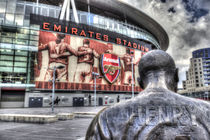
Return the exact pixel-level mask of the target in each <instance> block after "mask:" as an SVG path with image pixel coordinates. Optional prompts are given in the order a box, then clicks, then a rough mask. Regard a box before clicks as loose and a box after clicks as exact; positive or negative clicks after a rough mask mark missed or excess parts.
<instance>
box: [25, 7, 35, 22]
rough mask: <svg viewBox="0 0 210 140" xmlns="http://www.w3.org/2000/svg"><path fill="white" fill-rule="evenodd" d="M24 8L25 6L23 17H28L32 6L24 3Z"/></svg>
mask: <svg viewBox="0 0 210 140" xmlns="http://www.w3.org/2000/svg"><path fill="white" fill-rule="evenodd" d="M25 8H26V9H25V19H29V16H30V14H31V13H32V11H33V7H32V6H29V5H26V7H25Z"/></svg>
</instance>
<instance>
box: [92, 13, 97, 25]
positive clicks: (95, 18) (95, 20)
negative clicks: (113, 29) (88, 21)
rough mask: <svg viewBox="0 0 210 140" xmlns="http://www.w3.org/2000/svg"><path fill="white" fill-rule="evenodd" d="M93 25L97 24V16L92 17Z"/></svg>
mask: <svg viewBox="0 0 210 140" xmlns="http://www.w3.org/2000/svg"><path fill="white" fill-rule="evenodd" d="M93 23H94V24H98V16H97V15H95V16H94V17H93Z"/></svg>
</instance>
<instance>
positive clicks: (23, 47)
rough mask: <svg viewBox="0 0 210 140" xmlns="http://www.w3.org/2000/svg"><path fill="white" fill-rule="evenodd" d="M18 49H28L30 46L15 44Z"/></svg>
mask: <svg viewBox="0 0 210 140" xmlns="http://www.w3.org/2000/svg"><path fill="white" fill-rule="evenodd" d="M15 49H16V50H28V46H25V45H15Z"/></svg>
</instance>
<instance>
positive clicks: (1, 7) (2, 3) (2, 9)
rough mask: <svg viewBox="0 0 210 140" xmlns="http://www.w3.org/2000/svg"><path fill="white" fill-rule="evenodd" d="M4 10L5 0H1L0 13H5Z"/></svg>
mask: <svg viewBox="0 0 210 140" xmlns="http://www.w3.org/2000/svg"><path fill="white" fill-rule="evenodd" d="M5 12H6V1H5V0H1V1H0V13H5Z"/></svg>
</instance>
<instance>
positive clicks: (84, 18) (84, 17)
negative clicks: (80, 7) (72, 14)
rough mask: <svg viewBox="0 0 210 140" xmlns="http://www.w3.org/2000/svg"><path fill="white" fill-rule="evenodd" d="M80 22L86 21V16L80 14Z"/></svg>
mask: <svg viewBox="0 0 210 140" xmlns="http://www.w3.org/2000/svg"><path fill="white" fill-rule="evenodd" d="M81 23H87V16H86V15H81Z"/></svg>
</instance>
